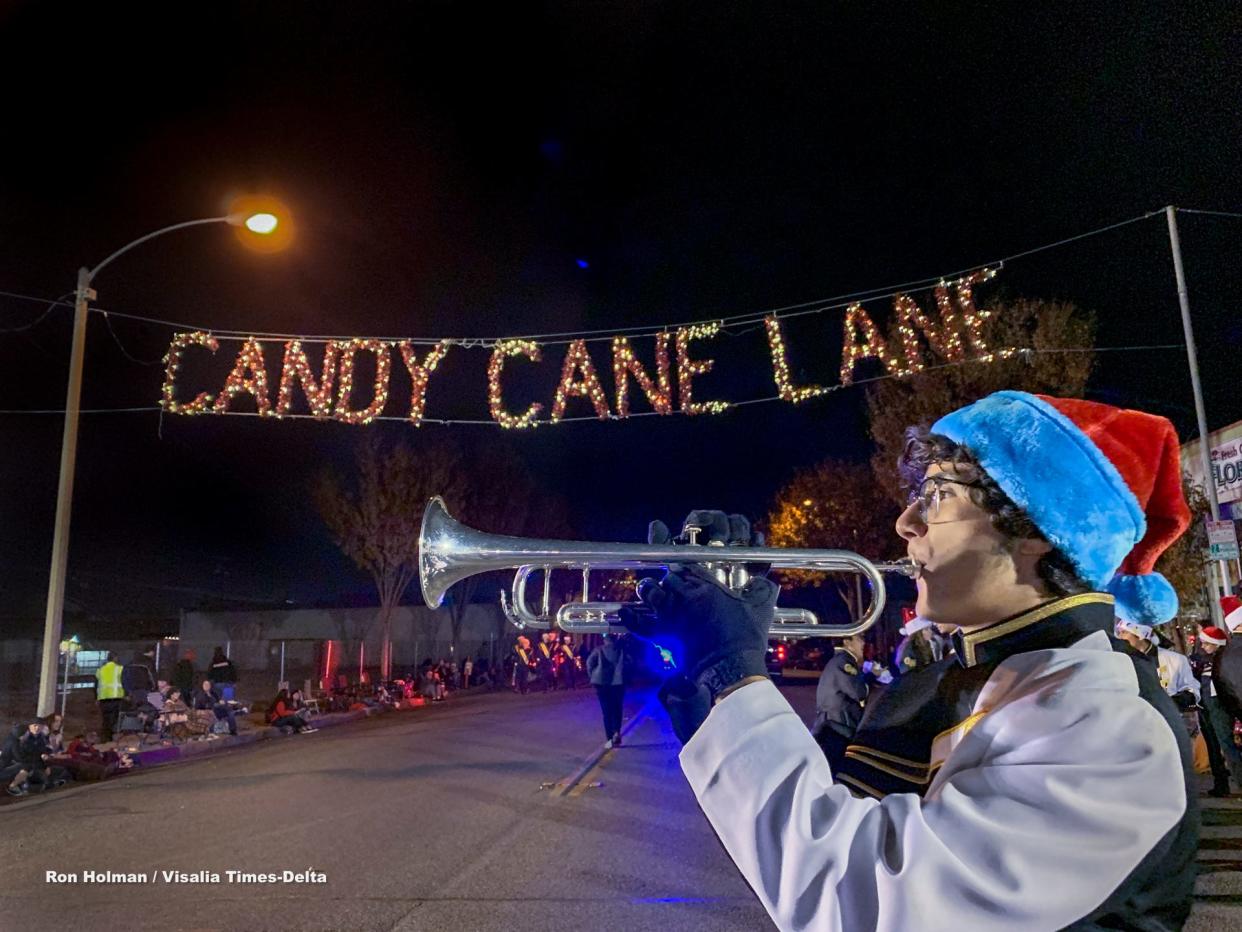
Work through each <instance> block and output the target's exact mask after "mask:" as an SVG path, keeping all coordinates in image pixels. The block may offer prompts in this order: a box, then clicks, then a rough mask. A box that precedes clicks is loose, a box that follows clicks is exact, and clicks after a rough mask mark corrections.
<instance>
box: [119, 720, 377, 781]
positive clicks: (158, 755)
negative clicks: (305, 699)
mask: <svg viewBox="0 0 1242 932" xmlns="http://www.w3.org/2000/svg"><path fill="white" fill-rule="evenodd" d="M379 714H380V711H379V710H378V709H360V710H358V711H356V712H329V713H328V714H326V715H317V716H315V718H314V719H313V720H312V721H313V722H314V727H315V728H316V729H321V728H335V727H336V726H338V725H344V724H346V723H348V722H355V721H358V720H359V719H363V718H368V717H370V716H372V715H379ZM285 737H290V736H289V735H282V734H281V732H280V729H279V728H275V727H273V726H271V725H263V726H262V727H260V728H256V729H255V730H254V731H251V732H247V733H246V734H240V735H229V736H227V737H221V738H219V739H218V740H216V741H191V742H187V743H185V744H180V745H171V746H168V747H163V746H161V747H153V748H149V749H148V750H145V751H132V752H130V755H129V756H130V757H131V758H133V760H134V767H135V768H139V767H141V768H142V769H143V770H151V769H152V768H155V767H164V766H167V765H168V764H175V763H177V762H179V761H182V760H186V759H188V758H198V757H202V756H204V755H207V754H216V753H218V752H220V751H225V750H228V749H230V748H238V747H245V746H246V745H249V744H257V743H259V742H260V741H271V740H272V739H274V738H285Z"/></svg>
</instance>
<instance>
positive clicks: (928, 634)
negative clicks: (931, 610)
mask: <svg viewBox="0 0 1242 932" xmlns="http://www.w3.org/2000/svg"><path fill="white" fill-rule="evenodd" d="M935 630H936V626H935V625H934V624H932V623H931V622H930V621H928V620H927V619H926V618H920V617H919V616H918V615H915V616H914V617H913V618H911V619H910V620H909V621H907V622H906V623H905V624H904V625H902V626H901V634H902V638H901V643H900V644H898V645H897V653H896V656H895V657H894V658H893V664H894V665H895V666H896V667H897V673H898V674H904V673H910V672H912V671H914V670H917V669H918V668H919V667H926V666H929V665H930V664H932V663H934V662H935V661H937V660H939V659H940V658H939V657H937V656H936V655H935V652H934V649H933V644H934V643H935V642H933V641H932V635H933V633H934V632H935Z"/></svg>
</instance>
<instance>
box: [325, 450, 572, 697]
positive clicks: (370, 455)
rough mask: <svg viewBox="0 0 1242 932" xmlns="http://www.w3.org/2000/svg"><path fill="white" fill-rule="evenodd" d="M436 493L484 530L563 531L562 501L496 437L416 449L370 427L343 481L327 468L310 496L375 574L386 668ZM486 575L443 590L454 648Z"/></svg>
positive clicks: (343, 544)
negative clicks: (396, 614)
mask: <svg viewBox="0 0 1242 932" xmlns="http://www.w3.org/2000/svg"><path fill="white" fill-rule="evenodd" d="M433 495H440V496H441V497H442V498H443V499H444V501H445V504H446V505H447V506H448V509H449V512H450V513H451V514H452V515H453V517H454V518H456V519H457V520H459V521H461V522H463V523H465V524H467V525H470V526H471V527H476V528H478V529H479V530H481V531H486V532H489V533H493V534H512V535H517V536H539V537H566V536H568V530H567V529H568V521H567V519H566V516H565V507H564V504H563V501H562V500H561V499H560V498H559V497H558V496H555V495H550V494H548V493H546V492H543V491H541V490H540V489H538V488H536V486H535V483H534V482H533V481H532V479H531V478H530V476H529V474H528V473H527V472H526V470H525V469H524V468H523V467H522V465H521V462H520V460H519V459H518V457H517V456H516V454H515V453H514V451H513V450H512V449H511V448H509V447H507V446H505V445H504V444H503V443H502V442H500V441H497V440H495V439H494V438H492V439H490V440H489V441H488V442H487V443H486V445H483V444H480V445H479V447H478V448H477V449H471V448H466V449H463V448H462V447H460V446H458V445H457V444H455V443H451V442H448V441H442V442H438V443H434V444H430V443H429V444H428V445H426V446H420V447H419V448H418V449H415V448H414V447H412V446H410V445H409V444H408V443H406V442H401V443H397V444H393V445H388V446H385V445H384V443H383V442H382V441H381V440H380V439H379V436H378V434H370V435H368V437H367V438H366V439H365V440H364V441H363V442H362V444H361V445H360V447H359V450H358V454H357V458H356V468H355V470H354V472H353V474H352V475H351V476H350V477H349V478H348V480H347V479H346V478H345V477H343V476H341V475H340V474H338V473H336V472H334V471H332V470H326V471H325V472H324V473H323V474H322V475H321V476H320V477H319V480H318V482H317V484H316V486H315V496H314V497H315V502H316V505H317V507H318V509H319V512H320V514H321V515H322V517H323V520H324V523H325V524H326V525H327V527H328V530H329V531H330V532H331V534H332V537H333V539H334V540H335V541H336V543H337V545H338V546H339V547H340V548H341V550H342V552H343V553H344V554H345V555H346V556H348V557H349V558H350V559H351V560H353V561H354V563H356V564H357V565H358V566H359V567H360V568H361V569H363V570H365V571H366V572H368V573H370V574H371V577H372V579H374V581H375V587H376V591H377V592H378V594H379V600H380V615H379V618H380V623H381V628H382V631H383V642H384V655H383V657H382V659H381V666H382V668H383V672H384V675H385V676H388V675H389V674H390V672H391V666H392V647H391V645H392V616H393V611H394V609H395V608H396V607H397V605H398V604H399V603H400V601H401V599H402V597H403V596H404V595H405V593H406V591H407V590H408V589H409V586H410V583H411V582H413V581H414V578H415V577H416V576H417V575H418V535H419V530H420V528H421V526H422V519H423V511H424V509H425V508H426V504H427V501H428V500H429V499H430V498H431V497H432V496H433ZM484 576H485V574H477V575H475V576H471V577H469V578H467V579H464V580H462V581H461V582H459V583H457V584H456V585H454V586H453V587H452V589H450V590H449V594H448V597H447V599H446V602H447V607H448V610H449V623H450V627H451V630H452V635H451V637H452V642H451V643H452V649H453V651H454V653H456V651H457V648H458V646H459V645H460V642H461V632H462V627H463V625H464V623H465V619H466V612H467V610H468V608H469V606H470V604H471V603H472V602H473V601H474V600H475V598H476V596H477V594H478V590H479V587H480V585H481V584H482V583H483V580H484ZM502 623H503V620H502Z"/></svg>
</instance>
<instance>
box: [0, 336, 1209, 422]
mask: <svg viewBox="0 0 1242 932" xmlns="http://www.w3.org/2000/svg"><path fill="white" fill-rule="evenodd" d="M185 336H191V335H190V334H186V335H185ZM532 345H533V344H532ZM536 349H537V347H536ZM1185 349H1186V344H1184V343H1153V344H1145V345H1139V346H1097V347H1068V348H1065V349H1059V348H1045V349H1030V348H1019V349H1015V350H1013V351H1012V352H1010V353H1008V354H1007V355H1006V357H1005V358H1023V357H1026V356H1035V355H1047V354H1057V353H1126V352H1152V351H1160V350H1180V351H1184V350H1185ZM497 352H502V350H500V349H498V350H497ZM169 355H170V356H171V355H172V354H171V353H170V354H169ZM508 355H525V354H524V353H522V352H521V350H515V351H513V352H510V353H508ZM501 358H502V359H503V355H502V356H501ZM996 358H997V357H996V356H995V355H993V356H992V357H990V358H986V359H985V358H982V357H980V358H969V359H962V360H959V361H957V362H945V363H939V364H936V365H930V366H925V367H924V368H923V369H922V370H920V371H921V372H923V373H928V372H935V371H936V370H938V369H947V368H950V367H954V366H965V365H972V364H976V363H990V362H995V361H996ZM533 361H536V362H537V361H538V360H537V359H533ZM911 374H912V373H910V372H902V373H885V374H884V375H876V376H870V377H868V378H862V379H853V380H852V381H851V382H850V384H849V385H841V384H838V385H828V386H816V388H818V389H820V390H819V391H818V392H816V395H815V396H808V397H818V396H819V395H827V394H831V393H832V392H837V391H840V390H842V389H844V388H849V387H854V386H860V385H870V384H872V383H874V382H884V381H888V380H890V379H898V378H908V377H909V376H910V375H911ZM664 384H665V385H666V384H667V381H665V383H664ZM325 391H327V392H328V394H329V395H330V394H331V392H330V388H329V389H326V390H325ZM659 391H664V392H667V388H661V389H659ZM204 399H205V401H204ZM212 400H213V399H212V396H211V395H209V394H207V393H203V394H202V395H200V396H199V397H198V398H197V399H195V401H194V402H190V403H189V405H193V404H198V405H199V406H200V407H199V408H198V409H197V410H194V411H189V410H187V408H188V406H189V405H187V404H186V403H178V402H175V401H173V400H171V399H166V400H165V401H164V402H162V403H161V404H157V405H140V406H135V407H119V408H83V409H81V410H80V412H79V413H80V414H137V413H148V412H157V413H159V414H161V415H162V414H164V413H165V412H168V411H172V408H171V407H170V405H171V404H177V405H178V407H177V409H176V411H175V412H174V413H177V414H187V413H199V414H207V413H215V412H214V409H212V408H211V402H212ZM498 400H499V399H498ZM790 400H791V399H790V398H787V397H784V396H783V395H782V394H779V393H778V394H776V395H767V396H764V397H762V398H747V399H743V400H740V401H722V402H718V403H717V404H720V405H723V408H721V411H725V410H730V409H733V408H745V407H750V406H751V405H757V404H768V403H770V402H773V401H786V402H787V401H790ZM653 403H654V402H653ZM278 404H279V403H278ZM531 407H532V408H533V409H535V411H534V413H535V414H536V415H537V414H538V412H539V411H541V410H542V405H539V404H538V403H535V404H533V405H531ZM64 413H65V409H64V408H11V409H0V416H9V415H13V416H18V415H63V414H64ZM500 413H501V414H502V415H504V414H506V412H504V411H503V409H502V410H501V412H500ZM529 413H530V412H529V411H528V412H527V414H529ZM686 413H687V412H685V411H680V410H678V409H676V408H673V407H672V406H671V403H670V404H668V405H667V406H665V405H661V406H658V407H656V408H655V409H654V410H651V411H634V412H629V411H628V409H627V411H626V413H624V414H610V415H609V416H608V418H607V419H608V420H613V421H620V420H628V419H630V418H638V417H661V416H667V415H670V414H686ZM219 415H220V416H224V417H278V418H280V419H282V420H284V419H288V420H306V421H315V420H319V421H321V420H325V419H328V420H331V419H332V418H331V416H330V415H325V414H322V413H321V414H293V413H288V414H285V413H281V414H276V413H274V412H269V413H268V414H266V415H263V414H260V413H259V412H258V411H233V410H225V411H222V412H219ZM523 416H525V415H523ZM508 417H509V418H511V419H513V420H514V421H516V420H518V417H517V416H515V415H511V414H510V415H508ZM531 419H532V420H533V416H532V418H531ZM370 420H371V421H391V422H394V423H397V422H402V423H409V422H410V421H411V418H410V417H403V416H399V415H376V416H375V417H373V418H371V419H370ZM599 420H601V418H600V417H598V416H597V415H589V414H588V415H581V416H577V417H562V418H561V419H560V420H559V421H558V422H557V423H560V424H572V423H575V422H586V421H599ZM368 423H370V421H368ZM418 423H421V424H437V425H444V426H453V425H463V426H464V425H479V426H491V427H495V426H497V425H498V424H499V425H500V426H510V427H516V426H518V425H517V424H516V423H510V424H509V425H505V424H503V423H502V422H501V419H500V418H499V417H495V416H494V417H492V418H430V417H421V416H420V417H419V419H418ZM535 423H538V422H535ZM522 426H534V424H533V423H528V424H525V425H522Z"/></svg>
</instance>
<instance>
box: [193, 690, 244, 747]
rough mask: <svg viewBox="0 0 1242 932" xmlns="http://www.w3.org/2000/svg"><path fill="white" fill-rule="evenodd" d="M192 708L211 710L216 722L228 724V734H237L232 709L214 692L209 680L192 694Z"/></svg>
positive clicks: (235, 720)
mask: <svg viewBox="0 0 1242 932" xmlns="http://www.w3.org/2000/svg"><path fill="white" fill-rule="evenodd" d="M194 708H196V709H211V711H212V712H214V713H215V715H216V721H221V720H225V721H227V722H228V723H229V734H230V735H236V734H237V719H236V717H235V716H234V715H233V709H232V708H231V707H230V706H229V704H228V703H227V702H225V701H224V697H223V696H222V695H220V693H218V692H216V690H215V688H214V687H213V686H212V682H211V680H203V687H202V689H200V690H199V691H198V692H197V693H195V694H194Z"/></svg>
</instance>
